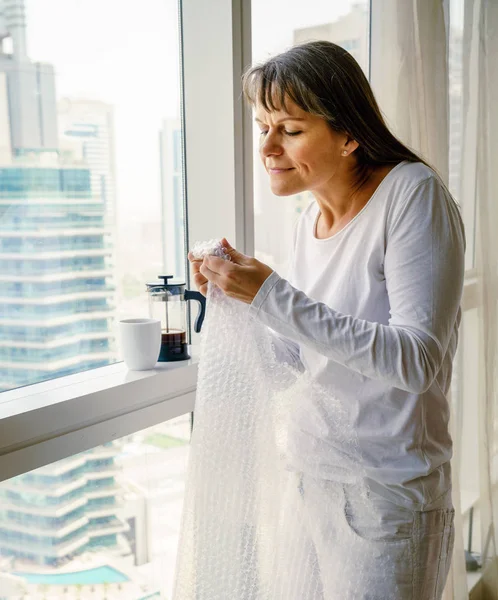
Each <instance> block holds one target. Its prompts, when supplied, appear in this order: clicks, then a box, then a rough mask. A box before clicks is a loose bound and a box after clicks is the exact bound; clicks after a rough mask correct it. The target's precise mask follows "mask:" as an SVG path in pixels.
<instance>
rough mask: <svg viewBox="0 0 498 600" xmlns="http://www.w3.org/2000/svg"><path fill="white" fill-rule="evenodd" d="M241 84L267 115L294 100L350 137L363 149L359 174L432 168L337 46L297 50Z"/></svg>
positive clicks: (259, 69) (302, 46) (253, 69)
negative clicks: (401, 166) (393, 127)
mask: <svg viewBox="0 0 498 600" xmlns="http://www.w3.org/2000/svg"><path fill="white" fill-rule="evenodd" d="M242 84H243V91H244V95H245V96H246V98H247V99H248V100H249V102H250V103H251V104H253V105H255V104H257V103H258V104H261V105H262V106H263V107H264V108H265V110H267V111H270V110H279V109H280V108H283V109H285V101H286V99H287V98H290V99H291V100H292V101H293V102H294V103H295V104H297V105H298V106H299V107H300V108H301V109H303V110H304V111H306V112H308V113H311V114H313V115H317V116H319V117H321V118H323V119H325V121H327V123H328V124H329V125H330V127H331V128H332V129H333V130H335V131H337V132H341V133H346V134H348V135H349V136H350V137H351V138H353V139H354V140H356V141H357V142H358V144H359V147H358V148H357V150H356V151H355V156H356V158H357V162H358V167H360V168H368V167H375V166H378V165H387V164H393V163H399V162H401V161H403V160H407V161H410V162H422V163H424V164H426V165H427V163H426V161H424V160H423V159H422V158H421V157H419V156H417V154H415V152H413V151H412V150H410V149H409V148H407V147H406V146H405V145H404V144H402V143H401V142H400V141H399V140H398V139H397V138H396V137H395V136H394V135H393V134H392V133H391V132H390V131H389V128H388V127H387V125H386V123H385V121H384V118H383V117H382V114H381V112H380V109H379V106H378V104H377V101H376V100H375V96H374V94H373V92H372V88H371V87H370V84H369V82H368V80H367V78H366V77H365V75H364V74H363V71H362V69H361V67H360V66H359V64H358V63H357V62H356V60H355V59H354V58H353V57H352V56H351V54H349V52H347V51H346V50H344V48H341V47H340V46H337V45H336V44H332V43H331V42H325V41H316V42H307V43H305V44H300V45H297V46H294V47H292V48H290V49H289V50H287V51H286V52H283V53H282V54H278V55H277V56H274V57H272V58H270V59H268V60H267V61H266V62H264V63H261V64H259V65H256V66H254V67H251V68H249V69H248V70H247V71H246V73H245V74H244V76H243V80H242ZM427 166H430V165H427ZM431 168H432V167H431Z"/></svg>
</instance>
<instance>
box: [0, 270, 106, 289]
mask: <svg viewBox="0 0 498 600" xmlns="http://www.w3.org/2000/svg"><path fill="white" fill-rule="evenodd" d="M113 275H114V272H113V271H112V270H111V269H108V268H102V269H93V270H92V269H88V270H86V271H84V272H81V271H62V272H57V273H43V274H41V273H33V274H25V273H21V274H19V275H7V274H5V273H0V285H1V284H2V283H33V284H37V283H38V284H43V283H58V282H63V281H72V280H75V279H89V278H94V277H95V278H97V277H100V278H104V279H109V278H110V277H112V276H113Z"/></svg>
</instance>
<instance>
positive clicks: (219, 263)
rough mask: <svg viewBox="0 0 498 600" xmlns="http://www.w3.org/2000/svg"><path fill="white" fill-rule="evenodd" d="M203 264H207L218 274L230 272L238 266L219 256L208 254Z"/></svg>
mask: <svg viewBox="0 0 498 600" xmlns="http://www.w3.org/2000/svg"><path fill="white" fill-rule="evenodd" d="M203 264H204V265H206V266H207V267H208V268H209V269H210V270H211V271H213V272H214V273H218V274H223V273H230V272H232V271H233V270H234V268H236V266H235V265H234V263H232V262H229V261H227V260H225V259H224V258H219V257H217V256H206V257H205V258H204V261H203Z"/></svg>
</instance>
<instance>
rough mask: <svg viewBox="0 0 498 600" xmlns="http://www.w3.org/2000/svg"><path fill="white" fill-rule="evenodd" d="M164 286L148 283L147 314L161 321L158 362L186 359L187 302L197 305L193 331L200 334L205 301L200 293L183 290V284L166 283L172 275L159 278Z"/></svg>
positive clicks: (187, 357)
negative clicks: (197, 309)
mask: <svg viewBox="0 0 498 600" xmlns="http://www.w3.org/2000/svg"><path fill="white" fill-rule="evenodd" d="M158 278H159V279H162V280H163V283H157V282H156V283H147V284H146V286H147V293H148V294H149V313H150V317H151V318H152V319H157V320H159V321H161V351H160V353H159V358H158V361H159V362H167V361H172V360H187V359H189V358H190V356H189V353H188V344H187V310H186V309H187V302H188V301H189V300H196V301H197V302H199V304H200V307H199V312H198V314H197V318H196V319H195V323H194V330H195V331H196V332H197V333H199V331H200V330H201V327H202V322H203V321H204V315H205V313H206V298H205V297H204V296H203V295H202V294H201V293H200V292H191V291H190V290H186V289H185V284H184V283H168V279H173V275H159V276H158Z"/></svg>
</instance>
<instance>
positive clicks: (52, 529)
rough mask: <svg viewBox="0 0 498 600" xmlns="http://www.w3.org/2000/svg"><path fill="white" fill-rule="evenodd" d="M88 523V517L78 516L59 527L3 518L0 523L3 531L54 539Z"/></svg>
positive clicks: (62, 536)
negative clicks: (23, 522)
mask: <svg viewBox="0 0 498 600" xmlns="http://www.w3.org/2000/svg"><path fill="white" fill-rule="evenodd" d="M88 524H89V519H88V517H80V518H78V519H75V520H72V521H69V522H68V523H67V524H64V525H63V526H61V527H58V526H49V525H47V526H43V525H40V524H37V523H35V522H31V523H29V525H28V524H26V525H24V524H22V523H16V522H14V521H10V520H5V521H2V523H1V529H2V530H3V531H10V532H13V533H19V534H26V535H36V536H39V537H43V536H46V537H47V539H50V540H56V539H57V538H64V537H66V536H67V535H69V534H71V533H73V532H74V531H78V529H82V528H83V527H87V525H88ZM0 538H1V535H0ZM1 544H3V541H0V545H1Z"/></svg>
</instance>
